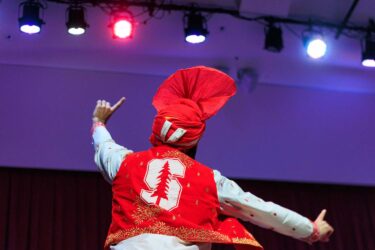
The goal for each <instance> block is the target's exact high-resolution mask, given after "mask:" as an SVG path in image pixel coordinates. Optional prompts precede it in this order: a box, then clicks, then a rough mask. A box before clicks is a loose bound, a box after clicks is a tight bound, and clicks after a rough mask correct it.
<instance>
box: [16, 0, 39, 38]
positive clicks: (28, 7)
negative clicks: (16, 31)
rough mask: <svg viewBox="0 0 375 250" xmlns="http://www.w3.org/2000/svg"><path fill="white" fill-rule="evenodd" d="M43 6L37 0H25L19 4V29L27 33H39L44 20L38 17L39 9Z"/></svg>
mask: <svg viewBox="0 0 375 250" xmlns="http://www.w3.org/2000/svg"><path fill="white" fill-rule="evenodd" d="M42 7H43V6H42V5H41V4H40V3H39V2H38V1H33V0H29V1H25V2H22V3H21V4H20V5H19V9H21V8H22V16H21V17H20V18H18V23H19V26H20V30H21V31H22V32H24V33H27V34H35V33H39V32H40V30H41V27H42V25H43V24H45V23H44V21H43V20H42V19H41V18H40V17H39V10H40V9H41V8H42Z"/></svg>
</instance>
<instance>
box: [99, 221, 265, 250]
mask: <svg viewBox="0 0 375 250" xmlns="http://www.w3.org/2000/svg"><path fill="white" fill-rule="evenodd" d="M143 233H152V234H162V235H172V236H177V237H179V238H180V239H182V240H185V241H190V242H214V243H235V244H246V245H253V246H256V247H261V245H260V244H259V243H258V242H257V241H256V240H254V239H250V238H238V237H235V238H230V237H229V236H227V235H225V234H222V233H219V232H216V231H213V230H207V229H201V228H198V229H193V228H186V227H172V226H168V225H167V224H165V223H164V222H156V223H154V224H153V225H150V226H148V227H145V228H138V227H134V228H129V229H123V230H119V231H117V232H115V233H113V234H110V235H108V237H107V239H106V242H105V245H106V246H107V247H108V246H109V245H111V244H116V243H118V242H120V241H122V240H124V239H127V238H130V237H133V236H136V235H139V234H143Z"/></svg>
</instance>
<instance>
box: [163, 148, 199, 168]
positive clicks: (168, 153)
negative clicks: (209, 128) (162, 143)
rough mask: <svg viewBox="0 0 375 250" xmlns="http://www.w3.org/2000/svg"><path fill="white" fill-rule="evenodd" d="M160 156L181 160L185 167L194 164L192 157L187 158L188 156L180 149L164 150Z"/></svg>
mask: <svg viewBox="0 0 375 250" xmlns="http://www.w3.org/2000/svg"><path fill="white" fill-rule="evenodd" d="M162 157H169V158H177V159H179V160H181V161H182V163H183V164H184V165H185V166H186V167H187V168H190V167H192V166H193V165H194V162H193V160H192V159H190V158H189V156H187V155H185V154H184V153H181V152H180V151H177V150H176V151H166V152H165V153H163V154H162Z"/></svg>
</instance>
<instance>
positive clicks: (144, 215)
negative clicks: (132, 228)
mask: <svg viewBox="0 0 375 250" xmlns="http://www.w3.org/2000/svg"><path fill="white" fill-rule="evenodd" d="M134 203H135V204H134V205H135V207H136V209H135V211H134V212H133V214H132V217H133V219H134V223H135V224H137V225H139V224H141V223H142V222H144V221H147V220H150V219H155V218H156V217H157V216H158V214H159V213H160V212H161V211H162V208H160V207H158V206H149V205H146V204H144V203H143V201H142V200H141V199H140V198H139V197H137V198H136V200H135V202H134Z"/></svg>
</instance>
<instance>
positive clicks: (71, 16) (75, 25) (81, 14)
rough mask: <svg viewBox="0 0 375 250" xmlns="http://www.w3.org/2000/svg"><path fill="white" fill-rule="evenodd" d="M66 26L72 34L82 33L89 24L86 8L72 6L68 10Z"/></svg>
mask: <svg viewBox="0 0 375 250" xmlns="http://www.w3.org/2000/svg"><path fill="white" fill-rule="evenodd" d="M66 13H67V22H66V27H67V28H68V32H69V34H71V35H75V36H78V35H82V34H84V33H85V31H86V28H87V27H88V26H89V25H88V24H87V23H86V20H85V9H84V8H83V7H82V6H70V7H69V8H68V9H67V11H66Z"/></svg>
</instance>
